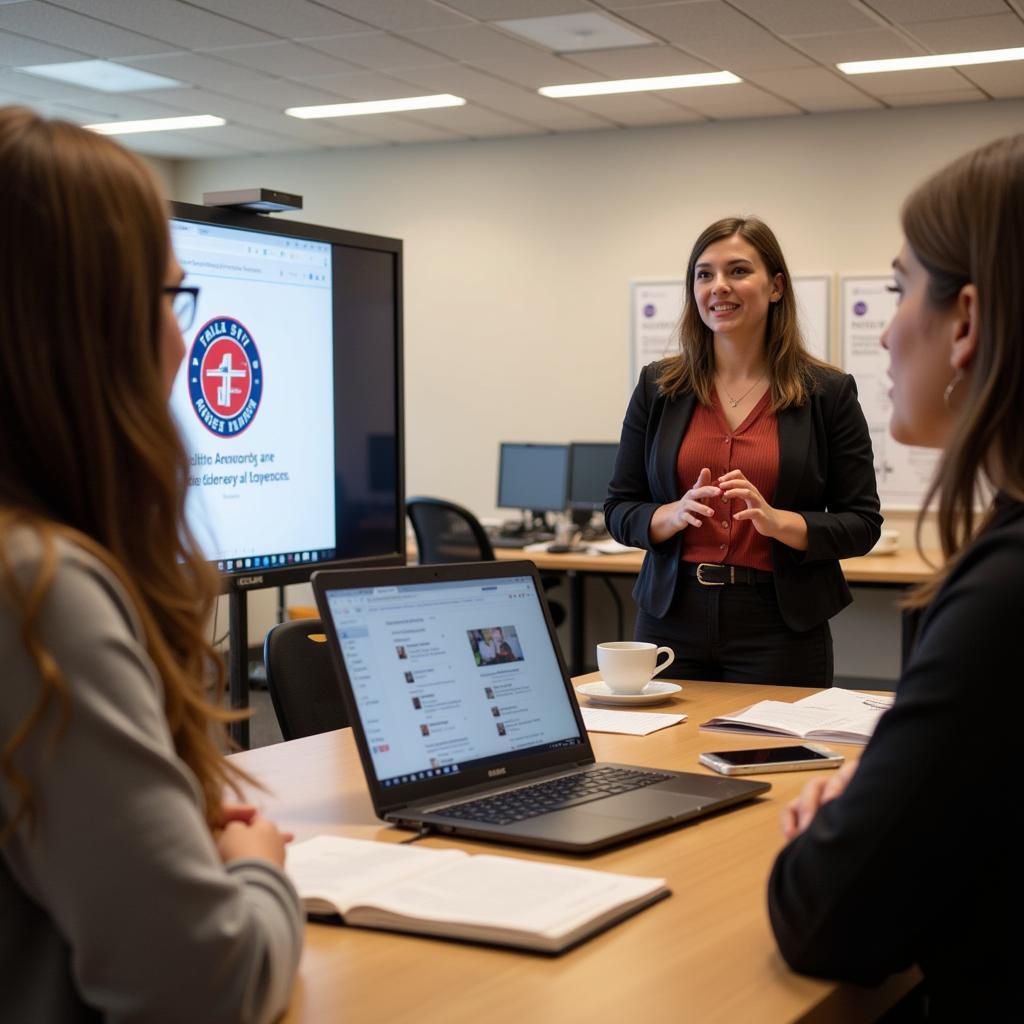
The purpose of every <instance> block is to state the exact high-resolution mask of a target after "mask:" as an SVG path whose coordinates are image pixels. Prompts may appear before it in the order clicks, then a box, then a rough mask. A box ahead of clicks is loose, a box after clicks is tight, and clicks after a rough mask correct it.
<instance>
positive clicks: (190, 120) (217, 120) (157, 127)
mask: <svg viewBox="0 0 1024 1024" xmlns="http://www.w3.org/2000/svg"><path fill="white" fill-rule="evenodd" d="M222 124H227V121H225V120H224V118H223V117H214V116H213V115H212V114H194V115H191V116H189V117H151V118H149V120H146V121H108V122H107V123H105V124H87V125H83V127H85V128H88V129H89V131H91V132H96V133H97V134H98V135H136V134H139V133H141V132H175V131H181V130H183V129H185V128H219V127H220V126H221V125H222Z"/></svg>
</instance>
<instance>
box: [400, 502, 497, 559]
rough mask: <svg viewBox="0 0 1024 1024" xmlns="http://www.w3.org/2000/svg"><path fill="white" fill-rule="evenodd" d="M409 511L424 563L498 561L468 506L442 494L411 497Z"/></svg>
mask: <svg viewBox="0 0 1024 1024" xmlns="http://www.w3.org/2000/svg"><path fill="white" fill-rule="evenodd" d="M405 511H406V514H407V515H408V516H409V521H410V522H411V523H412V529H413V533H415V534H416V547H417V549H418V550H419V556H420V564H421V565H436V564H438V563H441V562H493V561H494V548H493V547H491V542H490V540H489V539H488V537H487V534H486V533H485V532H484V528H483V527H482V526H481V525H480V521H479V520H478V519H477V517H476V516H475V515H473V513H472V512H470V511H469V509H468V508H463V507H462V506H461V505H456V504H455V503H454V502H451V501H442V500H441V499H440V498H410V499H409V500H408V501H407V502H406V503H405Z"/></svg>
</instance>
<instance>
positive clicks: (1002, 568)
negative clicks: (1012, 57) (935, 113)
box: [769, 135, 1024, 1021]
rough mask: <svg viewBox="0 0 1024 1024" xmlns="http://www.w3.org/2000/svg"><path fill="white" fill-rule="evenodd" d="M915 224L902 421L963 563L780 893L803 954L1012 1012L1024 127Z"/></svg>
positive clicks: (964, 167) (905, 308) (967, 1007)
mask: <svg viewBox="0 0 1024 1024" xmlns="http://www.w3.org/2000/svg"><path fill="white" fill-rule="evenodd" d="M903 234H904V237H905V243H904V245H903V247H902V249H901V250H900V252H899V255H898V256H897V257H896V259H895V260H894V261H893V268H894V271H895V278H896V283H895V289H896V291H897V292H898V293H899V296H900V299H899V305H898V307H897V310H896V313H895V315H894V316H893V319H892V322H891V323H890V324H889V326H888V327H887V328H886V330H885V333H884V334H883V339H882V344H883V346H884V347H885V348H886V349H888V351H889V355H890V369H889V375H890V377H891V378H892V382H893V388H892V419H891V423H890V429H891V431H892V435H893V437H894V438H896V440H897V441H902V442H903V443H905V444H913V445H921V446H925V447H931V448H939V449H942V457H941V460H940V462H939V466H938V470H937V475H936V477H935V479H934V481H933V484H932V487H931V490H930V493H929V500H928V502H926V504H925V506H924V508H925V509H926V508H927V507H928V506H929V504H930V503H931V501H932V500H933V499H936V498H937V501H938V508H937V514H938V526H939V537H940V541H941V544H942V551H943V555H944V562H943V565H942V566H941V567H940V568H939V569H938V571H937V572H936V574H935V577H934V579H932V580H931V581H929V582H928V583H926V584H925V585H924V586H923V587H922V588H920V589H919V590H918V591H917V592H916V594H915V595H914V596H913V597H912V599H911V604H913V605H916V606H917V607H918V608H920V609H921V613H922V614H921V621H920V625H919V627H918V631H917V637H916V641H915V646H914V649H913V651H912V652H911V655H910V658H909V660H908V662H907V665H906V667H905V669H904V671H903V675H902V678H901V679H900V682H899V686H898V688H897V693H896V700H895V703H894V705H893V707H892V709H891V710H890V711H888V712H887V713H886V714H885V715H884V716H883V717H882V719H881V721H880V722H879V723H878V727H877V729H876V730H875V734H874V736H873V737H872V739H871V741H870V743H869V744H868V746H867V747H866V749H865V751H864V753H863V756H862V757H861V759H860V762H859V764H858V763H857V762H851V763H849V764H847V765H846V766H844V768H843V769H842V770H841V771H840V772H838V773H836V774H834V775H832V776H831V777H830V778H828V779H823V780H818V781H815V782H813V783H811V784H810V785H808V786H807V788H806V789H805V791H804V793H803V794H802V795H801V797H800V798H799V799H798V800H796V801H794V803H793V804H792V805H791V806H790V807H789V808H787V810H786V813H785V815H784V818H783V831H784V833H785V834H786V836H787V837H789V838H791V839H792V842H791V843H790V844H789V845H788V846H787V847H786V848H785V849H784V850H783V851H782V853H781V854H780V855H779V858H778V860H777V862H776V864H775V869H774V871H773V873H772V877H771V882H770V886H769V907H770V911H771V917H772V924H773V927H774V929H775V934H776V937H777V939H778V942H779V946H780V948H781V950H782V952H783V955H784V956H785V958H786V960H787V961H788V962H789V963H790V965H791V966H793V967H794V968H796V969H797V970H800V971H804V972H806V973H808V974H817V975H823V976H826V977H834V978H844V979H851V980H854V981H860V982H864V983H874V982H877V981H879V980H880V979H882V978H884V977H885V976H886V975H887V974H890V973H892V972H895V971H899V970H903V969H904V968H907V967H910V966H911V965H913V964H917V965H918V966H919V967H920V968H921V970H922V971H923V972H924V978H925V990H926V991H925V995H926V1004H927V1005H926V1011H927V1016H928V1019H930V1020H943V1021H945V1020H948V1021H967V1020H972V1021H974V1020H977V1021H982V1020H984V1021H988V1020H1002V1019H1006V1018H1007V1016H1012V1015H1013V1012H1014V1011H1012V1010H1008V1009H1007V1008H1008V1007H1012V1006H1014V1005H1016V1004H1017V1002H1018V992H1017V990H1018V978H1017V975H1018V968H1017V959H1018V956H1017V950H1018V946H1019V938H1018V935H1017V931H1018V922H1017V920H1016V913H1017V910H1018V908H1019V907H1020V905H1021V881H1020V878H1021V874H1020V854H1019V850H1018V846H1017V841H1016V840H1014V839H1013V837H1014V836H1015V835H1019V832H1018V829H1019V828H1020V827H1021V825H1022V822H1021V811H1020V806H1021V803H1020V798H1019V796H1017V795H1015V793H1016V779H1017V777H1018V776H1019V764H1018V761H1019V758H1018V756H1017V751H1018V748H1019V731H1020V712H1021V699H1020V682H1019V678H1018V674H1019V671H1020V658H1021V647H1020V634H1021V627H1020V620H1021V610H1022V609H1024V249H1022V247H1021V240H1022V239H1024V135H1017V136H1014V137H1012V138H1006V139H1001V140H998V141H996V142H993V143H991V144H989V145H988V146H985V147H983V148H981V149H978V150H975V151H974V152H972V153H968V154H967V155H966V156H964V157H961V158H960V159H959V160H957V161H955V162H954V163H952V164H950V165H949V166H948V167H946V168H944V169H943V170H941V171H939V172H938V173H937V174H936V175H935V176H934V177H932V178H931V179H929V180H928V181H926V182H925V183H924V184H923V185H921V186H920V187H919V188H918V189H917V190H916V191H915V192H914V193H913V194H912V195H911V196H910V198H909V199H908V200H907V201H906V203H905V205H904V208H903ZM979 513H980V514H979ZM921 515H922V516H923V515H924V509H922V513H921ZM900 1019H901V1020H904V1019H910V1017H901V1018H900Z"/></svg>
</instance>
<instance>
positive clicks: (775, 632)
mask: <svg viewBox="0 0 1024 1024" xmlns="http://www.w3.org/2000/svg"><path fill="white" fill-rule="evenodd" d="M635 636H636V639H637V640H645V641H647V642H648V643H652V644H658V645H662V644H664V645H665V646H666V647H671V648H672V650H673V651H675V654H676V660H675V661H674V662H673V663H672V664H671V665H670V666H669V667H668V668H667V669H666V670H665V671H664V672H662V673H661V674H660V675H659V677H658V678H659V679H667V678H673V679H709V680H722V681H726V682H732V683H775V684H780V685H787V686H818V687H824V686H831V685H832V673H833V666H832V632H831V630H829V628H828V623H827V622H823V623H822V624H821V625H820V626H816V627H815V628H814V629H809V630H807V631H806V632H804V633H797V632H794V631H793V630H792V629H790V628H789V627H788V626H787V625H786V623H785V622H784V621H783V619H782V615H781V613H780V612H779V604H778V601H777V600H776V598H775V587H774V586H773V585H772V584H771V583H735V584H727V585H725V586H722V587H706V586H703V585H702V584H700V583H698V582H697V580H696V579H694V578H693V577H692V576H685V575H680V578H679V583H678V585H677V587H676V593H675V597H674V598H673V600H672V605H671V607H670V608H669V610H668V613H667V614H666V615H665V617H664V618H661V619H656V618H655V617H654V616H653V615H648V614H647V613H646V612H644V611H642V610H641V611H639V612H638V614H637V619H636V634H635Z"/></svg>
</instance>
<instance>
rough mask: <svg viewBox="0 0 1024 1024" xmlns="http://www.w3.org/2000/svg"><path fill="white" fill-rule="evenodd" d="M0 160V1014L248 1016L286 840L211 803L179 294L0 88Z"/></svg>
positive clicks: (213, 729)
mask: <svg viewBox="0 0 1024 1024" xmlns="http://www.w3.org/2000/svg"><path fill="white" fill-rule="evenodd" d="M0 181H2V182H3V187H4V194H5V198H6V203H5V208H4V227H3V231H2V232H0V438H2V441H0V664H2V665H3V680H2V684H0V976H2V977H3V983H2V984H0V1020H4V1021H32V1022H33V1024H46V1022H51V1021H52V1022H58V1021H59V1022H62V1024H63V1022H68V1021H86V1020H89V1021H94V1020H100V1019H102V1020H111V1021H115V1020H116V1021H119V1022H135V1021H138V1022H143V1021H144V1022H147V1024H152V1022H161V1021H168V1022H181V1021H190V1022H203V1021H232V1022H235V1021H257V1022H263V1021H270V1020H273V1019H275V1018H276V1017H277V1016H279V1015H280V1014H281V1013H282V1012H283V1010H284V1008H285V1007H286V1005H287V1002H288V998H289V993H290V990H291V985H292V980H293V977H294V974H295V968H296V965H297V962H298V957H299V952H300V949H301V943H302V918H301V915H300V910H299V905H298V900H297V897H296V895H295V891H294V889H293V888H292V886H291V884H290V883H289V882H288V880H287V879H286V878H285V876H284V874H283V873H282V871H281V867H282V864H283V862H284V843H285V841H286V837H285V836H284V835H283V834H282V833H281V832H279V831H278V830H277V828H276V827H275V826H274V825H273V824H272V823H271V822H269V821H267V820H265V819H263V818H262V817H260V816H259V815H258V814H256V812H255V809H254V808H251V807H243V806H238V805H225V804H224V803H223V798H224V789H225V786H227V787H230V788H233V789H235V791H237V789H238V784H239V782H240V781H242V780H243V776H242V775H241V773H240V772H238V771H237V770H235V769H234V768H232V767H231V766H230V765H229V764H228V763H227V762H226V761H225V760H224V758H223V757H222V756H221V753H220V750H219V748H218V743H217V737H218V736H220V735H222V734H223V723H224V719H225V718H226V717H228V716H227V715H226V714H225V713H224V712H222V711H220V710H218V708H217V707H216V706H215V704H214V703H213V702H212V701H211V698H209V697H208V696H207V684H208V680H216V681H218V682H222V679H223V670H222V667H221V665H220V662H219V660H218V658H217V656H216V654H215V652H214V651H213V649H212V648H211V646H210V642H209V640H208V638H207V637H206V635H205V628H204V624H205V622H206V621H207V613H208V612H209V610H210V608H211V606H212V601H213V600H214V599H215V593H216V580H215V579H214V578H213V577H212V574H211V572H210V570H209V568H208V566H207V565H206V563H205V562H204V560H203V557H202V555H201V554H200V552H199V551H198V549H197V547H196V544H195V541H194V540H193V538H192V536H191V535H190V533H189V531H188V529H187V527H186V526H185V523H184V520H183V508H184V501H185V488H186V484H187V480H188V459H187V455H186V452H185V449H184V447H183V445H182V442H181V440H180V438H179V436H178V433H177V430H176V428H175V425H174V421H173V419H172V417H171V413H170V409H169V407H168V401H167V399H168V394H169V392H170V388H171V383H172V381H173V380H174V376H175V373H176V372H177V368H178V364H179V363H180V361H181V358H182V354H183V351H184V345H183V342H182V336H181V330H180V328H179V319H180V320H182V321H187V320H188V319H189V318H190V316H191V315H192V314H193V313H194V308H195V307H194V303H195V294H194V292H193V293H190V292H189V290H188V289H185V288H182V286H181V285H182V277H183V276H184V275H183V273H182V270H181V268H180V267H179V266H178V263H177V261H176V260H175V259H174V256H173V253H172V252H171V247H170V239H169V234H168V229H167V220H166V213H165V211H164V208H163V204H162V203H161V201H160V199H159V197H158V194H157V191H156V188H155V187H154V184H153V181H152V179H151V177H150V175H149V173H148V172H147V170H146V168H145V167H144V166H143V165H142V163H141V161H140V160H138V159H137V158H136V157H134V156H132V155H131V154H130V153H128V152H127V151H126V150H123V149H121V148H120V147H119V146H117V145H115V144H114V143H113V142H111V141H109V140H108V139H104V138H102V137H101V136H99V135H95V134H93V133H91V132H88V131H85V130H84V129H81V128H78V127H76V126H73V125H70V124H64V123H61V122H57V121H45V120H43V119H41V118H39V117H38V116H36V115H35V114H33V113H32V112H30V111H28V110H24V109H17V108H6V109H0ZM176 315H177V317H178V318H179V319H176ZM221 689H222V687H221Z"/></svg>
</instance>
